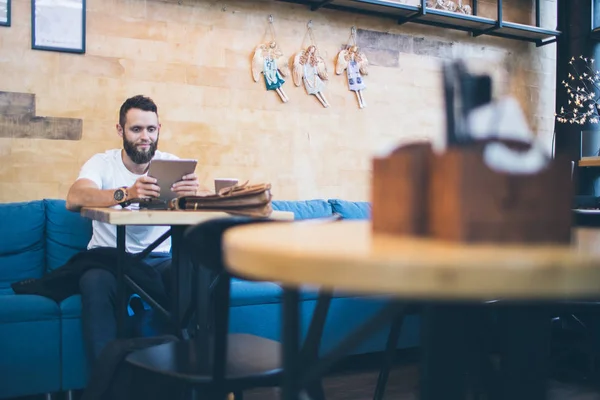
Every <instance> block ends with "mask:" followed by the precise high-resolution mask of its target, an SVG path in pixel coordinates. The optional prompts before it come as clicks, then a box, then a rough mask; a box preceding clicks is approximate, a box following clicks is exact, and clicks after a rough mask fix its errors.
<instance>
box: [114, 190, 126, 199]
mask: <svg viewBox="0 0 600 400" xmlns="http://www.w3.org/2000/svg"><path fill="white" fill-rule="evenodd" d="M124 197H125V193H124V192H123V189H117V191H116V192H115V200H117V201H121V200H123V198H124Z"/></svg>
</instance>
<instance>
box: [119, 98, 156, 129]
mask: <svg viewBox="0 0 600 400" xmlns="http://www.w3.org/2000/svg"><path fill="white" fill-rule="evenodd" d="M132 108H137V109H139V110H142V111H152V112H155V113H156V115H157V116H158V107H156V104H155V103H154V101H152V99H151V98H150V97H146V96H143V95H141V94H139V95H137V96H133V97H130V98H128V99H127V100H125V102H124V103H123V105H122V106H121V110H120V111H119V125H121V127H122V128H125V122H126V121H127V112H128V111H129V110H131V109H132Z"/></svg>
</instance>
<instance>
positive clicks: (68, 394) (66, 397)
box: [65, 390, 74, 400]
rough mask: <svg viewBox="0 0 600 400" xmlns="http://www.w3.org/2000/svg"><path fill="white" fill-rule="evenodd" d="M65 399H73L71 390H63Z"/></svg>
mask: <svg viewBox="0 0 600 400" xmlns="http://www.w3.org/2000/svg"><path fill="white" fill-rule="evenodd" d="M65 400H74V396H73V391H72V390H67V391H66V392H65Z"/></svg>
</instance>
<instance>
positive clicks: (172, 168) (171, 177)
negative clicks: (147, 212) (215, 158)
mask: <svg viewBox="0 0 600 400" xmlns="http://www.w3.org/2000/svg"><path fill="white" fill-rule="evenodd" d="M196 164H198V160H185V159H178V160H152V161H150V168H149V169H148V176H150V177H152V178H156V181H157V182H156V184H157V185H158V186H159V187H160V197H159V199H160V200H163V201H164V202H169V201H170V200H171V199H174V198H175V197H177V193H175V192H173V191H171V186H173V184H174V183H175V182H179V181H180V180H182V178H183V177H184V176H185V175H187V174H191V173H193V172H194V171H195V170H196Z"/></svg>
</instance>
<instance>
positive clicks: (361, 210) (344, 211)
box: [328, 199, 371, 219]
mask: <svg viewBox="0 0 600 400" xmlns="http://www.w3.org/2000/svg"><path fill="white" fill-rule="evenodd" d="M328 202H329V204H331V209H332V210H333V212H334V213H337V214H340V215H341V216H342V218H344V219H371V203H369V202H368V201H348V200H340V199H329V200H328Z"/></svg>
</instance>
